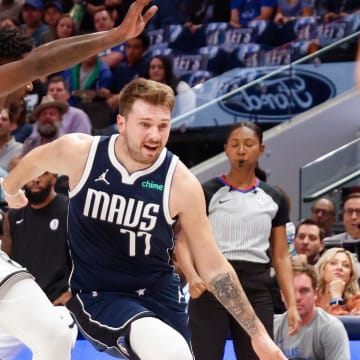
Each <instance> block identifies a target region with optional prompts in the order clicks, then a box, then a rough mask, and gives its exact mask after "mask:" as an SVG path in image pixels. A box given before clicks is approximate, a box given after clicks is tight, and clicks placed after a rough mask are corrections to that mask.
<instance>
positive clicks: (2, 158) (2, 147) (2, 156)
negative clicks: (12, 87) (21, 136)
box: [0, 108, 23, 171]
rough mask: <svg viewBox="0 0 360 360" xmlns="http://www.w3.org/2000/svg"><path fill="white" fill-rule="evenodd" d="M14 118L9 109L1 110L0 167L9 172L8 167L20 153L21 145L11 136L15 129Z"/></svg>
mask: <svg viewBox="0 0 360 360" xmlns="http://www.w3.org/2000/svg"><path fill="white" fill-rule="evenodd" d="M15 116H16V114H14V113H12V112H11V111H10V110H9V108H3V109H1V111H0V167H1V168H2V169H4V170H6V171H9V165H10V162H11V160H12V159H13V158H14V157H18V156H20V155H21V153H22V147H23V145H22V144H21V143H19V142H17V141H16V140H15V139H14V137H13V136H12V135H11V131H12V130H13V129H14V128H15V126H16V125H15V121H16V120H15Z"/></svg>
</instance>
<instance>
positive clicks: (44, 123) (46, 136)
mask: <svg viewBox="0 0 360 360" xmlns="http://www.w3.org/2000/svg"><path fill="white" fill-rule="evenodd" d="M68 109H69V106H68V104H67V103H65V102H63V101H56V100H54V98H53V97H52V96H50V95H47V96H44V97H43V99H42V101H41V104H40V105H38V106H36V107H35V109H34V111H33V112H32V114H31V117H32V118H33V119H35V120H36V123H35V128H34V131H33V133H32V134H31V135H30V136H29V137H28V138H27V139H26V140H25V142H24V146H23V155H25V154H26V153H28V152H29V151H31V150H32V149H34V148H36V147H38V146H40V145H44V144H47V143H49V142H51V141H53V140H55V139H57V138H58V137H59V136H60V132H59V129H60V124H61V120H62V115H63V114H64V113H66V112H67V111H68Z"/></svg>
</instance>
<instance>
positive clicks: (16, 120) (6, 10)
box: [0, 0, 360, 352]
mask: <svg viewBox="0 0 360 360" xmlns="http://www.w3.org/2000/svg"><path fill="white" fill-rule="evenodd" d="M131 3H132V1H131V0H89V1H77V2H72V1H71V0H63V1H58V0H44V1H41V0H20V1H17V0H2V2H1V5H0V21H1V26H14V27H18V28H19V29H21V30H23V31H24V32H26V33H28V34H30V35H31V36H32V38H33V41H34V43H35V44H36V46H42V45H44V44H46V43H48V42H50V41H52V40H54V39H61V38H66V37H70V36H75V35H77V34H83V33H91V32H95V31H104V30H110V29H112V28H114V27H116V26H117V25H118V24H119V23H120V22H121V21H122V19H123V16H124V14H125V13H126V11H127V9H128V7H129V6H130V4H131ZM154 3H155V4H157V5H158V6H159V12H158V13H157V15H156V16H155V17H154V18H153V19H152V21H151V22H150V23H149V24H148V27H147V29H146V31H145V32H144V33H142V34H140V35H139V36H138V37H136V38H134V39H131V40H129V41H128V42H127V43H126V44H122V45H120V46H117V47H114V48H111V49H108V50H107V51H104V52H102V53H99V54H98V55H96V56H92V57H90V58H88V59H86V60H84V61H83V62H81V63H80V64H77V65H75V66H74V67H72V68H70V69H65V70H63V71H61V72H59V73H56V74H50V75H49V76H48V77H47V78H43V79H38V80H37V81H36V82H35V83H34V89H33V90H32V92H31V93H30V94H28V95H27V96H26V97H25V99H24V100H21V101H19V102H18V103H14V104H12V106H11V107H9V108H6V109H0V171H1V174H0V175H1V176H5V175H6V173H7V172H8V171H9V170H11V168H12V167H14V166H16V163H17V161H18V160H19V159H20V158H21V157H22V156H23V155H25V154H26V153H27V152H29V151H30V150H32V149H33V148H35V147H37V146H39V145H42V144H45V143H47V142H50V141H52V140H54V139H56V138H58V137H60V136H61V135H63V134H67V133H74V132H82V133H86V134H107V133H112V132H113V131H114V124H115V121H116V114H117V113H118V111H119V110H118V106H119V104H118V94H119V92H120V91H121V89H122V88H123V87H124V86H125V85H126V84H127V83H128V82H129V81H131V80H132V79H134V78H136V77H140V76H141V77H145V78H148V79H152V80H155V81H159V82H163V83H166V84H168V85H169V86H170V87H171V88H172V89H173V91H174V93H175V94H176V95H177V94H181V93H187V94H188V97H187V98H186V99H185V98H184V97H182V99H185V101H184V105H183V109H184V112H186V111H187V110H189V109H192V108H194V107H195V105H196V98H195V94H194V93H192V90H191V84H188V83H186V81H184V79H183V78H181V75H180V73H177V72H176V71H175V69H174V64H173V57H172V54H173V53H170V52H168V51H167V50H166V49H168V48H167V47H166V46H168V45H169V43H170V42H171V41H172V46H173V47H174V48H176V51H178V52H183V53H191V51H192V50H194V49H193V47H198V48H201V47H203V45H205V44H204V43H203V40H204V39H205V38H206V36H207V34H206V33H205V30H206V29H207V27H206V24H209V23H217V24H223V23H226V24H227V25H226V28H227V29H228V28H231V29H247V28H251V27H249V24H250V26H256V27H257V28H256V29H257V35H258V37H257V40H258V42H259V43H261V44H262V45H264V46H267V47H268V48H273V47H276V46H282V45H284V44H286V43H288V42H289V41H293V40H295V39H296V38H297V36H298V35H299V32H297V30H298V29H297V27H298V26H300V25H301V22H300V21H299V19H301V18H303V19H305V18H309V17H310V18H312V19H315V20H316V19H317V20H318V19H321V21H322V22H324V23H331V22H336V21H341V20H342V19H344V18H346V17H347V16H349V15H351V14H355V13H356V12H357V11H360V5H359V4H358V1H355V0H354V1H345V2H344V1H342V2H341V1H331V0H319V1H314V0H298V1H286V0H259V1H255V0H254V1H248V2H245V1H241V0H231V1H230V0H228V1H224V0H219V1H217V0H212V1H211V0H208V1H201V0H198V1H194V0H182V1H181V0H177V1H168V0H164V1H162V0H157V1H154ZM254 21H255V22H254ZM310 23H311V22H310ZM254 24H256V25H254ZM299 24H300V25H299ZM169 26H176V27H175V28H173V31H174V32H173V33H170V35H171V36H172V37H171V36H170V35H169V37H168V38H167V39H166V40H167V41H166V42H163V41H162V40H161V41H160V44H166V46H165V47H163V48H162V47H161V46H159V44H156V42H157V40H156V36H163V34H164V33H163V32H161V31H160V30H164V29H166V31H169ZM219 26H221V25H219ZM260 28H261V29H260ZM244 33H245V32H244ZM315 45H319V44H315ZM159 49H160V50H159ZM232 50H234V49H232ZM217 69H218V71H217V72H218V73H221V71H224V70H225V69H226V66H225V65H224V64H221V65H218V68H217ZM214 73H216V72H215V71H214ZM120 111H121V109H120ZM255 138H256V136H255ZM257 141H258V142H259V144H257ZM255 142H256V144H257V145H259V146H261V145H262V140H260V139H257V138H256V141H255ZM261 154H262V152H261V151H259V153H258V154H257V156H258V157H259V156H260V155H261ZM255 160H256V161H254V174H252V176H253V177H254V181H255V182H254V188H256V189H257V188H258V187H259V183H260V181H261V182H263V183H265V181H266V179H261V180H259V176H258V173H255V163H256V162H257V160H258V158H256V159H255ZM255 174H256V175H255ZM59 179H60V180H59ZM63 180H64V179H63V178H58V182H57V187H56V189H57V191H58V192H62V193H64V194H66V191H67V184H66V179H65V181H64V182H62V181H63ZM223 180H224V179H223ZM34 181H35V180H34ZM223 185H224V186H227V185H228V184H227V183H226V181H225V180H224V183H223ZM278 185H281V184H278ZM52 186H54V184H52ZM266 189H267V187H266ZM267 191H268V192H269V190H267ZM258 196H259V195H258ZM281 199H282V198H281ZM2 200H3V199H2ZM256 201H257V202H259V201H260V200H258V198H256V199H255V200H254V203H256ZM282 201H283V200H282ZM284 201H285V200H284ZM255 205H256V204H255ZM255 205H253V206H254V207H255ZM259 206H262V205H261V204H260V205H259ZM282 206H284V207H285V208H286V209H287V207H288V205H285V204H282ZM342 206H343V209H342V211H341V213H342V215H343V221H344V230H345V232H344V233H342V234H340V235H341V236H340V235H339V234H334V230H333V227H332V225H333V223H334V222H331V220H334V217H335V215H336V208H335V205H334V204H333V203H332V202H331V201H330V200H329V199H321V200H319V201H318V202H316V203H315V204H314V206H313V208H312V214H311V219H308V220H306V221H303V222H301V223H300V224H298V226H297V227H296V230H295V232H294V233H289V232H288V240H289V252H290V254H291V255H295V254H296V255H300V256H303V260H304V261H305V262H307V263H309V264H311V265H315V268H316V270H317V272H318V276H319V284H320V286H319V295H318V298H317V300H316V304H317V306H320V307H322V308H323V309H324V310H325V311H327V312H329V313H332V314H335V315H344V314H352V315H359V314H360V289H359V284H358V281H359V275H358V268H359V263H358V261H357V260H358V255H359V253H360V252H359V247H358V246H357V245H356V246H355V245H354V244H357V242H358V241H359V242H360V229H359V226H358V225H359V224H360V194H359V193H354V194H352V195H350V196H349V197H348V198H346V199H345V201H344V203H343V204H342ZM284 211H285V212H287V211H286V210H284ZM287 220H289V219H287V215H286V216H285V215H283V216H282V220H281V224H280V223H279V224H278V225H274V223H271V224H270V225H269V229H268V232H271V231H272V232H273V228H274V227H275V228H276V227H277V226H280V225H281V230H284V231H285V225H288V224H285V223H286V221H287ZM12 226H14V222H12ZM286 228H287V229H289V228H291V227H288V226H287V227H286ZM292 229H295V227H292ZM284 234H285V232H284ZM275 235H276V233H272V234H271V236H270V235H266V239H267V240H268V239H269V238H270V240H271V241H273V239H272V236H275ZM264 236H265V235H264ZM278 236H279V235H278ZM14 237H15V234H14ZM274 244H276V243H273V244H272V247H273V253H274V252H275V253H276V252H279V251H280V250H279V248H277V247H276V245H274ZM352 245H354V246H352ZM328 248H329V249H328ZM330 248H332V249H330ZM274 249H275V250H276V251H275V250H274ZM349 250H350V251H349ZM273 255H274V254H273ZM266 256H268V255H266ZM245 258H246V256H245ZM269 258H271V256H270V254H269ZM278 258H280V257H278ZM247 260H248V259H247ZM260 260H261V256H260ZM266 260H268V258H267V257H266ZM235 261H236V260H235ZM275 262H276V261H275ZM278 268H279V269H280V268H281V266H280V265H279V266H278ZM334 269H335V270H334ZM242 271H243V270H242ZM283 283H284V281H283ZM190 291H191V289H190ZM279 294H280V291H278V294H277V295H278V296H276V294H275V298H276V299H277V300H279ZM194 304H196V302H193V303H191V305H192V308H193V309H194ZM275 304H277V305H279V304H280V305H279V307H280V309H281V311H285V308H286V306H285V305H286V304H284V303H283V302H282V301H278V302H275ZM193 311H194V310H193ZM198 311H199V310H198ZM274 311H275V312H277V309H276V307H275V308H274ZM269 314H270V315H271V313H269ZM271 317H272V315H271ZM193 326H194V325H193ZM269 327H272V321H271V320H270V325H269ZM225 330H226V331H225V332H224V334H225V335H224V336H226V335H227V334H228V329H227V328H226V329H225ZM219 342H220V343H221V341H219ZM221 346H222V345H220V347H221ZM240 348H241V347H240V346H239V349H240ZM238 351H239V352H240V350H238ZM220 352H221V350H220Z"/></svg>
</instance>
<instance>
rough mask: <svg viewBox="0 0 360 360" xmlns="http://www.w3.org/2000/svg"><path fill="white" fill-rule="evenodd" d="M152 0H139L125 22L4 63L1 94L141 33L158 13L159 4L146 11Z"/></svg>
mask: <svg viewBox="0 0 360 360" xmlns="http://www.w3.org/2000/svg"><path fill="white" fill-rule="evenodd" d="M149 3H150V0H136V1H135V2H134V3H133V4H132V5H131V7H130V8H129V11H128V12H127V14H126V16H125V18H124V20H123V22H122V23H121V24H120V25H119V26H118V27H116V28H114V29H111V30H109V31H104V32H98V33H91V34H86V35H80V36H74V37H70V38H65V39H59V40H55V41H52V42H50V43H48V44H44V45H42V46H39V47H38V48H35V49H34V50H33V51H31V52H30V54H29V55H28V56H26V57H25V58H24V59H21V60H18V61H14V62H11V63H8V64H6V65H2V66H0V78H1V79H2V81H1V82H0V96H1V97H4V96H5V95H7V94H9V93H11V92H13V91H16V90H17V89H19V88H21V86H24V85H25V84H27V83H31V82H32V81H33V80H35V79H38V78H40V77H42V76H46V75H48V74H51V73H54V72H57V71H61V70H64V69H67V68H69V67H71V66H73V65H75V64H77V63H79V62H81V61H82V60H84V59H86V58H88V57H89V56H91V55H95V54H97V53H99V52H100V51H103V50H106V49H109V48H111V47H113V46H115V45H118V44H121V43H122V42H124V41H127V40H129V39H132V38H134V37H136V36H137V35H139V34H140V33H141V32H142V31H143V30H144V28H145V25H146V24H147V22H148V21H149V20H150V19H151V18H152V16H153V15H154V14H155V13H156V11H157V7H156V6H152V7H150V8H149V9H148V10H147V11H146V12H145V14H144V15H142V11H143V9H144V7H145V6H146V5H148V4H149Z"/></svg>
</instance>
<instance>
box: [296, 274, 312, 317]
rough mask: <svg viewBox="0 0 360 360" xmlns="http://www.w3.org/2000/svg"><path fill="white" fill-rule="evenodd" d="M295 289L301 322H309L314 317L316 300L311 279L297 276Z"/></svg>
mask: <svg viewBox="0 0 360 360" xmlns="http://www.w3.org/2000/svg"><path fill="white" fill-rule="evenodd" d="M294 287H295V299H296V308H297V311H298V313H299V316H300V317H301V320H302V321H303V322H304V321H305V322H308V321H310V320H311V318H312V316H313V313H314V306H315V300H316V292H315V289H313V287H312V283H311V279H310V277H309V276H308V275H306V274H295V275H294Z"/></svg>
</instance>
